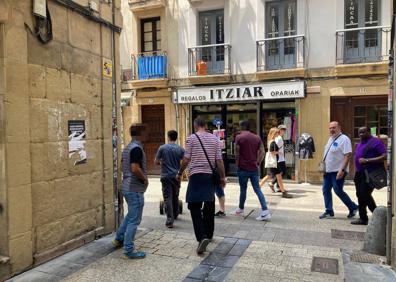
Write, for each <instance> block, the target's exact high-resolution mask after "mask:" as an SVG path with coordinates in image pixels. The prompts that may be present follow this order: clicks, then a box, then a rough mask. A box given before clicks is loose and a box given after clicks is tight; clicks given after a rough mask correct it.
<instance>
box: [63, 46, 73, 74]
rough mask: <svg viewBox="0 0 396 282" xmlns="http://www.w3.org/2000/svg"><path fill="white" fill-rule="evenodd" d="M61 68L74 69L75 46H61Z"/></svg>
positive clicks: (69, 70)
mask: <svg viewBox="0 0 396 282" xmlns="http://www.w3.org/2000/svg"><path fill="white" fill-rule="evenodd" d="M60 52H61V54H60V57H61V69H62V70H65V71H67V72H71V70H72V61H73V52H74V48H73V47H71V46H70V45H67V44H62V46H61V47H60Z"/></svg>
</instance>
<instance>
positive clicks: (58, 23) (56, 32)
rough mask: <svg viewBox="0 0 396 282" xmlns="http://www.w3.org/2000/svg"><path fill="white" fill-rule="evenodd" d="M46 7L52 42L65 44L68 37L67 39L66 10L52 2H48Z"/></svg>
mask: <svg viewBox="0 0 396 282" xmlns="http://www.w3.org/2000/svg"><path fill="white" fill-rule="evenodd" d="M47 5H48V10H49V11H50V13H51V19H52V34H53V36H54V40H56V41H60V42H65V43H66V42H67V41H68V37H67V33H68V30H67V24H68V19H67V13H68V9H67V8H65V7H63V6H61V5H59V4H56V3H54V2H52V1H48V2H47Z"/></svg>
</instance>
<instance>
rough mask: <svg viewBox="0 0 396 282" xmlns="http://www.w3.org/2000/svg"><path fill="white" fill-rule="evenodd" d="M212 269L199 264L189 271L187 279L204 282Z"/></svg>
mask: <svg viewBox="0 0 396 282" xmlns="http://www.w3.org/2000/svg"><path fill="white" fill-rule="evenodd" d="M213 268H214V266H211V265H204V264H201V265H199V266H198V267H196V268H195V269H194V270H193V271H191V273H190V274H189V275H188V276H187V278H192V279H198V280H204V279H205V278H206V277H207V276H208V274H209V272H210V271H211V270H212V269H213Z"/></svg>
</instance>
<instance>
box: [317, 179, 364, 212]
mask: <svg viewBox="0 0 396 282" xmlns="http://www.w3.org/2000/svg"><path fill="white" fill-rule="evenodd" d="M336 177H337V172H327V173H325V174H324V176H323V197H324V202H325V207H326V212H327V213H330V214H334V211H333V197H332V194H331V188H333V189H334V192H335V193H336V195H337V196H338V197H339V198H340V200H341V201H342V202H343V203H344V204H345V205H346V206H347V208H348V209H349V211H354V210H356V209H357V208H358V206H357V205H356V204H355V203H354V202H352V200H351V198H349V196H348V194H347V193H345V192H344V189H343V188H344V182H345V176H344V177H343V178H342V179H338V180H337V179H336Z"/></svg>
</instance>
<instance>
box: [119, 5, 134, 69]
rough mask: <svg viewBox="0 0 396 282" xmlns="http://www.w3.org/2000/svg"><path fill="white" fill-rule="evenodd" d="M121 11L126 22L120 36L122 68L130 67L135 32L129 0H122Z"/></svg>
mask: <svg viewBox="0 0 396 282" xmlns="http://www.w3.org/2000/svg"><path fill="white" fill-rule="evenodd" d="M121 13H122V17H123V21H124V23H123V27H122V31H121V36H120V49H121V50H120V59H121V60H120V61H121V66H122V68H129V67H130V65H131V52H132V42H133V38H134V34H133V31H132V12H131V11H130V9H129V4H128V0H121Z"/></svg>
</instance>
